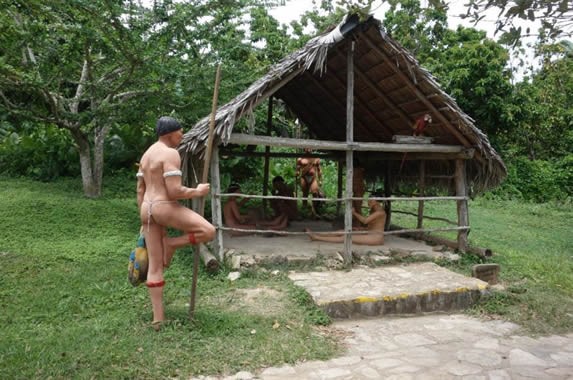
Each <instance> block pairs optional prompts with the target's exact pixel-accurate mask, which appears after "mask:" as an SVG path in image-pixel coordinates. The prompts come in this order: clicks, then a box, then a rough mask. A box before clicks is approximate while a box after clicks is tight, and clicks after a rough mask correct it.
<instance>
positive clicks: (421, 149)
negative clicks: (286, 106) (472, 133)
mask: <svg viewBox="0 0 573 380" xmlns="http://www.w3.org/2000/svg"><path fill="white" fill-rule="evenodd" d="M229 142H230V143H232V144H240V145H263V146H280V147H290V148H311V149H315V150H354V151H365V152H368V151H374V152H400V153H404V152H408V153H410V152H417V153H462V152H465V151H466V149H465V148H464V147H463V146H459V145H438V144H392V143H374V142H356V141H353V142H343V141H323V140H315V139H293V138H289V137H269V136H260V135H247V134H242V133H232V134H231V136H230V138H229Z"/></svg>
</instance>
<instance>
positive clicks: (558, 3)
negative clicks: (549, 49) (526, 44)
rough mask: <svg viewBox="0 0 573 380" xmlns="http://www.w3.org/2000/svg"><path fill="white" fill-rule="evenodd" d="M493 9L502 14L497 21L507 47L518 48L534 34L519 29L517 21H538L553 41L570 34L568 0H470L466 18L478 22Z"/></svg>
mask: <svg viewBox="0 0 573 380" xmlns="http://www.w3.org/2000/svg"><path fill="white" fill-rule="evenodd" d="M489 9H494V10H496V11H497V12H498V13H499V17H498V18H497V20H496V22H495V26H496V32H499V31H502V32H503V34H502V36H501V38H502V39H503V40H505V41H506V43H508V44H513V45H517V44H518V43H519V42H520V40H521V37H522V36H525V35H530V34H531V33H532V31H531V29H530V27H524V28H522V27H521V26H516V25H515V24H514V20H516V19H520V20H522V21H528V22H533V21H538V22H539V23H540V24H541V27H542V29H543V30H544V31H545V33H548V34H549V35H550V36H551V37H552V38H556V37H558V36H560V35H567V29H568V27H569V26H570V21H571V18H572V17H573V11H572V8H571V3H570V2H569V1H567V0H529V1H521V0H511V1H508V0H470V1H469V3H468V4H467V12H466V14H465V16H464V17H469V18H470V19H471V20H474V21H475V22H478V21H479V20H481V19H483V18H484V17H486V16H485V14H484V13H485V12H486V11H488V10H489Z"/></svg>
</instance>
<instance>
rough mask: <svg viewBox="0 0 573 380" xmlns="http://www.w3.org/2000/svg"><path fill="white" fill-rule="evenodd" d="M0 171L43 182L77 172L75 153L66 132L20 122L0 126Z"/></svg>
mask: <svg viewBox="0 0 573 380" xmlns="http://www.w3.org/2000/svg"><path fill="white" fill-rule="evenodd" d="M0 168H2V169H1V174H7V175H12V176H26V177H30V178H33V179H38V180H42V181H49V180H53V179H55V178H58V177H62V176H76V175H79V173H80V168H79V159H78V153H77V151H76V150H75V149H74V145H73V142H72V141H71V138H70V136H69V135H68V133H67V132H66V131H63V130H61V129H59V128H57V127H54V126H42V127H41V128H40V127H38V126H36V125H33V124H30V123H23V124H22V125H21V126H20V127H18V128H16V127H15V126H13V125H12V124H10V123H8V122H3V123H2V124H1V125H0Z"/></svg>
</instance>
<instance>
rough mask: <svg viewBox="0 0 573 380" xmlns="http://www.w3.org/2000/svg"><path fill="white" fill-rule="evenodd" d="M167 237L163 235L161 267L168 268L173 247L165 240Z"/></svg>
mask: <svg viewBox="0 0 573 380" xmlns="http://www.w3.org/2000/svg"><path fill="white" fill-rule="evenodd" d="M167 239H168V237H167V236H163V267H164V268H169V266H170V265H171V260H173V255H175V250H176V249H175V248H174V247H171V246H170V245H169V243H168V242H167Z"/></svg>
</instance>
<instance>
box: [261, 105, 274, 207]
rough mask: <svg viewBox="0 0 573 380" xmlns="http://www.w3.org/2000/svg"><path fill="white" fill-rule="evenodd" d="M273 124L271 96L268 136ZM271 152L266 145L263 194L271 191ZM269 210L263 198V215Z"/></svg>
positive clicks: (268, 111) (268, 114) (268, 113)
mask: <svg viewBox="0 0 573 380" xmlns="http://www.w3.org/2000/svg"><path fill="white" fill-rule="evenodd" d="M272 126H273V97H272V96H270V97H269V106H268V109H267V136H269V137H270V136H271V130H272ZM270 153H271V147H270V146H266V147H265V168H264V173H263V195H267V194H268V191H269V166H270ZM266 211H267V200H266V199H263V217H265V214H266Z"/></svg>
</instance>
